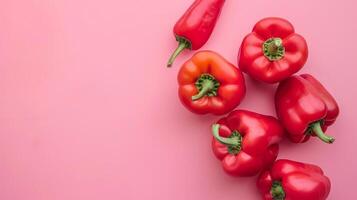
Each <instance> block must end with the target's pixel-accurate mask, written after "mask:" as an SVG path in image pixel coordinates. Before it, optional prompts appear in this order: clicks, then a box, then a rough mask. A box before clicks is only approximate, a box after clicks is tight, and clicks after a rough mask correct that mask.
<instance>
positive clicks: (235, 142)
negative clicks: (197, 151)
mask: <svg viewBox="0 0 357 200" xmlns="http://www.w3.org/2000/svg"><path fill="white" fill-rule="evenodd" d="M219 127H220V125H219V124H213V125H212V134H213V137H214V138H216V140H217V141H219V142H220V143H222V144H224V145H229V146H239V145H240V143H239V140H238V139H237V138H236V139H235V138H224V137H221V136H220V135H219Z"/></svg>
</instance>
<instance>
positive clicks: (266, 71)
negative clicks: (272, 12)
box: [238, 17, 308, 83]
mask: <svg viewBox="0 0 357 200" xmlns="http://www.w3.org/2000/svg"><path fill="white" fill-rule="evenodd" d="M307 57H308V49H307V44H306V41H305V39H304V38H303V37H302V36H300V35H298V34H297V33H295V30H294V27H293V25H292V24H291V23H290V22H288V21H287V20H285V19H281V18H273V17H271V18H265V19H263V20H261V21H259V22H258V23H257V24H256V25H255V26H254V28H253V31H252V33H250V34H249V35H247V36H246V37H245V38H244V40H243V42H242V45H241V48H240V50H239V55H238V63H239V64H238V66H239V67H240V69H241V70H242V71H243V72H245V73H247V74H249V75H250V76H251V77H252V78H254V79H256V80H260V81H263V82H266V83H277V82H279V81H282V80H283V79H286V78H288V77H289V76H291V75H292V74H294V73H296V72H297V71H299V70H300V69H301V68H302V67H303V66H304V64H305V62H306V60H307Z"/></svg>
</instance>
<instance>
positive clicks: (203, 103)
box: [177, 51, 246, 115]
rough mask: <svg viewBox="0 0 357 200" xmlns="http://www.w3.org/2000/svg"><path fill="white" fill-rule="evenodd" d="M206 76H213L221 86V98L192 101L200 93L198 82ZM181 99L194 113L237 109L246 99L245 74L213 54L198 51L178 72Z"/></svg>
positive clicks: (219, 92) (218, 96)
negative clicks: (197, 86)
mask: <svg viewBox="0 0 357 200" xmlns="http://www.w3.org/2000/svg"><path fill="white" fill-rule="evenodd" d="M202 74H211V75H212V76H214V77H215V78H216V80H218V82H219V83H220V86H219V89H218V94H217V96H213V97H209V96H205V97H203V98H201V99H199V100H196V101H192V99H191V98H192V96H194V95H195V94H197V93H198V90H197V88H196V86H195V83H196V81H197V79H198V78H200V76H201V75H202ZM177 79H178V83H179V97H180V100H181V102H182V104H183V105H184V106H185V107H186V108H187V109H189V110H190V111H191V112H193V113H197V114H207V113H212V114H216V115H222V114H225V113H228V112H230V111H231V110H233V109H234V108H235V107H237V106H238V105H239V104H240V102H241V100H242V99H243V97H244V96H245V91H246V87H245V82H244V76H243V74H242V72H241V71H240V70H239V69H238V68H237V67H235V66H234V65H233V64H231V63H229V62H228V61H227V60H225V59H224V58H223V57H222V56H220V55H219V54H217V53H215V52H213V51H201V52H197V53H196V54H195V55H193V57H192V58H191V59H190V60H188V61H187V62H186V63H184V64H183V66H182V67H181V69H180V71H179V73H178V78H177Z"/></svg>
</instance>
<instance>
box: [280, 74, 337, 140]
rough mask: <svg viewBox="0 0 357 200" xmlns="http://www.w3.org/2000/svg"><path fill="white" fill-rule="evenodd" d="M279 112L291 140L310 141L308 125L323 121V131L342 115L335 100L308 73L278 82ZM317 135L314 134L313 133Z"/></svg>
mask: <svg viewBox="0 0 357 200" xmlns="http://www.w3.org/2000/svg"><path fill="white" fill-rule="evenodd" d="M275 107H276V111H277V115H278V117H279V119H280V120H281V122H282V124H283V125H284V126H285V128H286V130H287V131H288V133H289V134H288V135H289V138H290V139H291V141H292V142H296V143H302V142H306V141H308V140H309V138H310V135H307V134H305V132H306V131H307V128H308V127H309V125H310V124H311V123H313V122H317V121H319V120H323V122H324V123H323V124H322V130H323V131H326V130H327V127H328V126H330V125H331V124H333V123H334V122H335V120H336V118H337V116H338V114H339V108H338V105H337V102H336V101H335V99H334V98H333V97H332V96H331V94H330V93H329V92H328V91H327V90H326V89H325V88H324V87H323V86H322V84H321V83H320V82H319V81H318V80H316V79H315V78H314V77H313V76H311V75H309V74H303V75H300V76H292V77H290V78H288V79H286V80H285V81H283V82H281V83H280V84H279V87H278V89H277V91H276V94H275ZM313 136H315V135H313Z"/></svg>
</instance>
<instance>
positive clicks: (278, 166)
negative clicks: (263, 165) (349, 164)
mask: <svg viewBox="0 0 357 200" xmlns="http://www.w3.org/2000/svg"><path fill="white" fill-rule="evenodd" d="M274 181H281V183H282V186H283V189H284V191H285V200H324V199H326V198H327V196H328V195H329V193H330V189H331V183H330V180H329V178H328V177H327V176H325V175H324V173H323V171H322V170H321V168H320V167H318V166H316V165H311V164H305V163H300V162H295V161H291V160H278V161H276V162H275V163H274V165H273V166H272V168H271V170H267V171H264V172H262V173H261V174H260V176H259V178H258V181H257V187H258V189H259V191H260V192H261V194H262V196H263V199H264V200H273V197H272V195H271V192H270V191H271V187H272V184H273V182H274Z"/></svg>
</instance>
